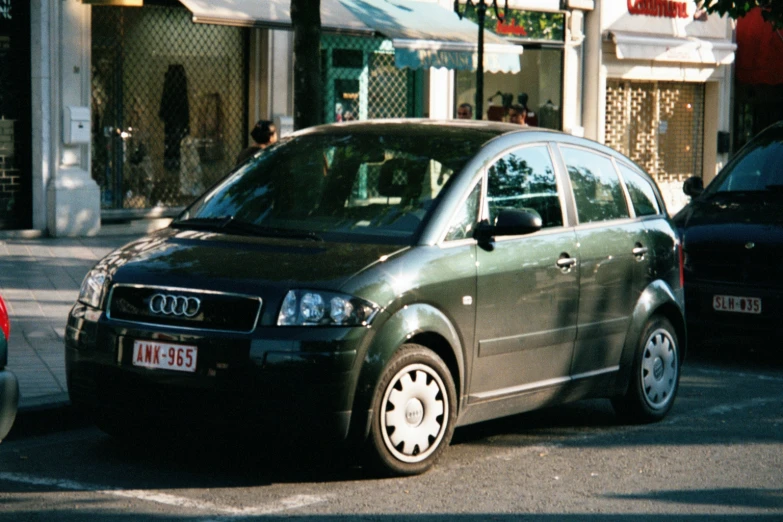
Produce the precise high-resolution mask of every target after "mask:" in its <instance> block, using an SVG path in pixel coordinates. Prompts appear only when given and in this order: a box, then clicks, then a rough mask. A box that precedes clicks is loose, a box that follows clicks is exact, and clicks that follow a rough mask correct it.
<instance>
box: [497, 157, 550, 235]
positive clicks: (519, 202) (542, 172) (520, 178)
mask: <svg viewBox="0 0 783 522" xmlns="http://www.w3.org/2000/svg"><path fill="white" fill-rule="evenodd" d="M524 154H525V157H522V155H521V154H515V153H512V154H508V155H506V156H504V157H503V158H501V159H500V160H498V161H497V162H496V163H495V164H494V165H493V166H492V167H491V168H490V170H489V175H488V178H489V188H488V197H489V201H490V220H494V219H495V217H496V214H497V211H498V210H499V209H500V208H503V207H513V208H532V209H533V210H535V211H537V212H538V213H539V214H540V215H541V216H542V218H543V217H545V216H549V219H546V218H545V219H544V226H559V225H562V218H561V217H560V216H561V215H562V214H561V212H560V201H559V199H558V198H557V182H556V181H555V174H554V169H553V167H552V165H551V163H550V162H549V158H548V153H547V152H546V151H545V150H541V149H528V150H526V151H524Z"/></svg>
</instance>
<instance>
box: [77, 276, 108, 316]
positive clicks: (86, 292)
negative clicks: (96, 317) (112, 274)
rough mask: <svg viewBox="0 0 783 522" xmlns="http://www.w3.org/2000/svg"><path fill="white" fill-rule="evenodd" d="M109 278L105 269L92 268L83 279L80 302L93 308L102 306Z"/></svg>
mask: <svg viewBox="0 0 783 522" xmlns="http://www.w3.org/2000/svg"><path fill="white" fill-rule="evenodd" d="M108 282H109V278H108V277H107V276H106V272H104V271H103V270H90V272H89V273H88V274H87V276H86V277H85V278H84V281H82V287H81V289H80V290H79V302H81V303H84V304H86V305H88V306H92V307H93V308H100V307H101V302H102V301H103V293H104V291H105V289H106V286H107V283H108Z"/></svg>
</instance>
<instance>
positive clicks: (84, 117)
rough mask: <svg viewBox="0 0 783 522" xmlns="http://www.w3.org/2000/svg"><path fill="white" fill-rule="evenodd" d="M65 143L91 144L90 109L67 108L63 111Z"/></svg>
mask: <svg viewBox="0 0 783 522" xmlns="http://www.w3.org/2000/svg"><path fill="white" fill-rule="evenodd" d="M63 143H65V144H66V145H79V144H82V143H90V108H89V107H72V106H68V107H65V109H64V110H63Z"/></svg>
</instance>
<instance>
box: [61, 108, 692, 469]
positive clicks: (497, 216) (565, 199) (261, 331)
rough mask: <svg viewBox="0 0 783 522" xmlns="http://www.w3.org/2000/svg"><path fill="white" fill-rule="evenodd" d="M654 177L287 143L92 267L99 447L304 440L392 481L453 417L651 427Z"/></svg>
mask: <svg viewBox="0 0 783 522" xmlns="http://www.w3.org/2000/svg"><path fill="white" fill-rule="evenodd" d="M684 324H685V323H684V318H683V291H682V271H681V256H680V245H679V241H678V238H677V235H676V232H675V230H674V228H673V227H672V224H671V222H670V221H669V219H668V217H667V214H666V211H665V208H664V204H663V201H662V199H661V196H660V194H659V192H658V189H657V187H656V185H655V183H654V182H653V181H652V180H651V178H650V177H649V176H648V175H647V174H645V173H644V172H643V171H642V170H640V169H639V167H637V166H636V165H635V164H634V163H633V162H631V161H630V160H629V159H627V158H626V157H624V156H622V155H620V154H618V153H616V152H614V151H612V150H611V149H609V148H607V147H604V146H601V145H599V144H596V143H594V142H592V141H589V140H586V139H581V138H576V137H573V136H569V135H565V134H562V133H557V132H551V131H546V130H541V129H534V128H521V127H519V126H515V125H509V124H502V123H487V122H476V121H460V122H456V121H455V122H434V121H428V120H400V121H396V120H378V121H368V122H359V123H345V124H336V125H325V126H321V127H316V128H312V129H308V130H305V131H301V132H298V133H295V134H294V135H292V136H290V137H288V138H285V139H283V140H281V141H280V142H279V143H278V144H276V145H274V146H273V147H270V148H268V149H265V150H264V151H263V152H261V153H259V154H257V155H256V157H254V158H251V159H250V160H249V161H248V162H247V163H244V164H243V165H241V166H240V167H238V168H237V169H236V170H235V171H233V172H231V173H230V174H229V175H228V176H227V177H225V178H224V179H223V180H221V181H220V182H219V183H218V184H217V185H215V186H214V187H212V188H211V189H209V190H208V191H207V192H206V193H205V194H204V195H203V196H201V197H200V198H199V199H198V200H196V201H195V202H194V203H193V204H191V205H190V206H189V207H188V208H187V209H186V210H185V211H184V212H183V213H182V214H181V215H180V216H179V217H177V218H176V219H175V220H174V221H173V222H172V223H171V226H170V227H169V228H167V229H165V230H162V231H160V232H158V233H155V234H153V235H151V236H148V237H145V238H142V239H139V240H137V241H134V242H132V243H130V244H128V245H126V246H124V247H123V248H121V249H119V250H117V251H115V252H113V253H112V254H110V255H109V256H107V257H106V258H105V259H103V260H101V261H100V262H99V263H98V264H97V265H96V266H95V267H94V269H93V270H92V271H91V272H90V273H89V274H88V275H87V277H86V278H85V280H84V283H83V285H82V289H81V292H80V295H79V300H78V302H77V303H76V305H75V306H74V307H73V309H72V311H71V313H70V317H69V319H68V326H67V331H66V363H67V376H68V387H69V391H70V394H71V400H72V402H73V404H74V405H76V406H78V407H81V408H83V409H84V410H86V411H87V412H89V413H90V414H91V415H92V417H93V418H94V420H95V421H96V423H97V424H98V425H99V426H100V427H101V428H103V429H104V430H105V431H107V432H109V433H112V434H125V435H127V434H129V433H135V432H137V431H138V430H143V429H144V428H146V427H150V426H154V427H156V428H157V427H159V426H162V425H164V424H171V425H172V426H176V427H181V426H183V425H184V426H185V427H200V426H202V425H205V424H215V425H219V426H239V427H242V428H243V429H245V430H248V431H252V430H258V429H264V430H273V432H275V433H277V434H278V436H283V437H287V436H288V435H289V434H294V433H306V434H308V436H309V437H311V438H312V439H317V440H319V441H323V440H334V441H335V444H337V443H348V444H349V447H354V448H356V449H357V450H361V454H362V455H363V456H365V457H366V458H367V459H368V460H369V462H370V463H373V464H375V465H379V466H380V468H381V469H383V470H386V471H388V472H391V473H395V474H415V473H421V472H423V471H425V470H427V469H428V468H429V467H431V466H432V465H433V463H434V462H435V461H436V460H437V458H438V457H439V456H440V454H441V453H442V452H443V451H444V449H445V448H446V447H447V446H448V444H449V441H450V439H451V436H452V433H453V432H454V429H455V427H457V426H464V425H466V424H471V423H475V422H479V421H483V420H486V419H492V418H496V417H500V416H504V415H511V414H516V413H520V412H524V411H528V410H532V409H535V408H540V407H543V406H550V405H553V404H557V403H562V402H566V401H573V400H577V399H582V398H586V397H607V398H610V399H612V402H613V404H614V406H615V408H616V409H617V411H618V413H620V414H621V415H623V416H624V417H626V418H629V419H634V420H637V421H653V420H657V419H660V418H662V417H664V416H665V415H666V413H667V412H668V411H669V410H670V409H671V407H672V404H673V402H674V397H675V395H676V393H677V388H678V382H679V376H680V366H681V364H682V361H683V357H684V353H683V347H684V346H685V326H684Z"/></svg>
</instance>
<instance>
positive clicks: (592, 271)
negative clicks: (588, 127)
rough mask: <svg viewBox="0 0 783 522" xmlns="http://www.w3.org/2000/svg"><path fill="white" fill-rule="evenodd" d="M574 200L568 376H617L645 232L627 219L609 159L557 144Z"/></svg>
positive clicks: (640, 274)
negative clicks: (574, 279) (575, 264)
mask: <svg viewBox="0 0 783 522" xmlns="http://www.w3.org/2000/svg"><path fill="white" fill-rule="evenodd" d="M559 150H560V151H561V153H562V157H563V161H564V162H565V167H566V170H567V172H568V178H569V180H570V183H571V188H572V191H573V195H574V202H575V205H576V214H577V220H578V226H577V227H576V236H577V240H578V242H579V251H580V285H579V318H578V327H577V330H578V331H577V336H576V343H575V345H574V357H573V364H572V369H571V372H572V376H573V377H574V378H575V379H579V378H581V377H590V376H595V375H599V374H601V373H608V372H612V371H616V370H617V369H618V367H619V361H620V354H621V353H622V349H623V344H624V343H625V336H626V332H627V330H628V325H629V321H630V318H631V313H632V312H633V309H634V306H635V304H636V301H637V300H638V298H639V296H640V295H641V291H642V289H643V288H644V285H643V284H642V281H643V279H644V278H645V277H646V275H645V274H646V273H647V272H648V263H649V252H648V250H647V249H648V248H649V245H648V238H647V233H646V229H645V227H644V224H643V223H642V221H641V219H637V218H635V217H633V216H632V212H631V210H630V208H629V204H628V198H627V194H626V191H625V188H624V186H623V184H622V183H621V181H620V176H619V174H618V172H617V169H616V167H615V163H614V161H613V159H612V158H611V157H610V156H607V155H604V154H601V153H598V152H595V151H592V150H588V149H585V148H582V147H578V146H572V145H562V144H561V145H559Z"/></svg>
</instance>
